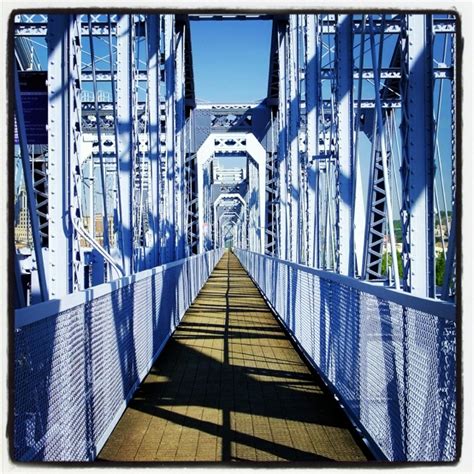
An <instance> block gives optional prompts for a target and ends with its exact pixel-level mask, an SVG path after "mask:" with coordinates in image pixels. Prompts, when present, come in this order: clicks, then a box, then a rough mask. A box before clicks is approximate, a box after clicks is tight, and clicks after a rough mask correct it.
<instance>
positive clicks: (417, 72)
mask: <svg viewBox="0 0 474 474" xmlns="http://www.w3.org/2000/svg"><path fill="white" fill-rule="evenodd" d="M406 21H407V25H406V28H407V44H406V48H407V50H406V57H405V61H406V78H405V80H407V84H405V86H406V87H405V91H404V96H403V97H402V99H403V101H404V104H403V105H404V107H405V111H404V113H405V114H406V116H405V117H404V119H405V120H404V124H403V125H404V134H405V137H404V138H405V140H404V150H403V153H404V156H403V165H402V175H403V178H404V179H403V183H404V189H403V203H404V204H403V207H404V209H403V210H404V219H405V226H404V227H405V229H406V232H405V235H404V236H403V238H404V246H403V253H404V255H403V256H404V266H405V268H404V286H405V290H407V291H410V292H411V293H413V294H415V295H417V296H424V297H434V281H435V272H434V229H433V227H434V218H433V176H434V169H433V168H434V166H433V165H434V148H433V131H434V123H433V83H432V81H433V64H432V56H431V54H432V53H431V51H432V17H431V15H420V14H415V15H407V18H406Z"/></svg>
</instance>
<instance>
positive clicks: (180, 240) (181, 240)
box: [174, 23, 186, 259]
mask: <svg viewBox="0 0 474 474" xmlns="http://www.w3.org/2000/svg"><path fill="white" fill-rule="evenodd" d="M185 34H186V26H185V25H184V23H177V24H176V45H175V48H176V49H175V55H176V61H175V64H176V71H175V87H174V102H175V113H176V150H175V179H176V183H175V190H176V213H175V221H176V235H175V246H176V259H180V258H184V257H185V254H186V251H185V247H186V237H185V232H186V224H185V217H186V216H185V209H186V207H185V198H186V193H185V185H184V179H185V174H184V162H185V152H184V142H185V117H184V84H185V71H184V44H185Z"/></svg>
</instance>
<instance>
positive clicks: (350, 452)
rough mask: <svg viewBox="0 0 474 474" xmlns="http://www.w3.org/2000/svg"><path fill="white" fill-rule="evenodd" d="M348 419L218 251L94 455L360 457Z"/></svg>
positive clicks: (229, 257) (232, 261)
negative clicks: (209, 271) (178, 321)
mask: <svg viewBox="0 0 474 474" xmlns="http://www.w3.org/2000/svg"><path fill="white" fill-rule="evenodd" d="M348 426H349V424H348V421H347V419H346V418H345V416H344V414H343V413H342V411H341V410H340V408H339V407H338V406H337V404H336V403H335V401H334V400H333V399H332V397H330V396H328V395H327V394H326V393H325V392H324V391H323V390H322V388H321V385H320V383H319V382H318V380H317V378H316V377H315V376H314V375H312V373H311V372H310V370H309V369H308V367H307V366H306V365H305V363H304V362H303V361H302V359H301V357H300V356H299V354H298V353H297V352H296V351H295V349H294V348H293V346H292V344H291V342H290V340H289V339H288V337H287V335H286V334H285V332H284V331H283V330H282V328H281V326H280V325H279V323H278V322H277V321H276V319H275V317H274V315H273V314H272V312H271V311H270V309H269V308H268V306H267V304H266V303H265V301H264V300H263V298H262V297H261V295H260V293H259V291H258V290H257V288H256V287H255V285H254V284H253V282H252V281H251V279H250V278H249V277H248V276H247V273H246V272H245V271H244V269H243V268H242V266H241V265H240V263H239V261H238V260H237V258H236V257H235V256H234V255H233V254H231V253H229V252H227V253H226V254H225V255H224V257H223V258H222V260H221V261H220V262H219V263H218V265H217V267H216V269H215V270H214V272H213V274H212V275H211V277H210V279H209V281H208V282H207V283H206V285H205V286H204V288H203V289H202V291H201V292H200V294H199V296H198V297H197V299H196V301H195V302H194V303H193V305H192V306H191V307H190V309H189V310H188V312H187V313H186V315H185V317H184V319H183V321H182V323H181V324H180V326H179V327H178V329H177V330H176V331H175V333H174V335H173V337H172V338H171V339H170V341H169V342H168V344H167V346H166V347H165V349H164V351H163V353H162V354H161V356H160V357H159V358H158V360H157V362H156V363H155V365H154V366H153V368H152V369H151V371H150V373H149V374H148V376H147V377H146V378H145V380H144V381H143V383H142V384H141V386H140V388H139V389H138V391H137V392H136V394H135V396H134V398H133V400H132V401H131V402H130V404H129V406H128V408H127V409H126V411H125V413H124V414H123V416H122V418H121V419H120V421H119V423H118V424H117V426H116V427H115V429H114V431H113V432H112V434H111V436H110V438H109V439H108V441H107V443H106V444H105V446H104V448H103V449H102V451H101V452H100V453H99V456H98V460H104V461H149V462H150V461H155V462H165V461H168V462H169V461H171V462H199V461H201V462H216V461H217V462H218V461H257V462H259V461H285V460H287V461H306V462H308V461H364V460H366V459H367V457H366V456H367V454H366V453H365V454H364V452H363V451H362V450H361V448H360V447H359V443H356V441H355V439H354V438H353V436H352V434H351V431H350V430H349V429H348ZM364 451H365V450H364Z"/></svg>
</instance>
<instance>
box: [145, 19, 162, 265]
mask: <svg viewBox="0 0 474 474" xmlns="http://www.w3.org/2000/svg"><path fill="white" fill-rule="evenodd" d="M147 31H148V102H149V103H148V110H149V114H150V117H149V136H148V143H149V145H148V159H149V161H150V168H151V170H150V171H151V173H150V175H151V180H150V184H151V186H150V192H151V226H150V227H151V230H152V232H153V243H152V245H153V251H152V259H153V266H156V265H158V264H159V257H160V239H159V224H160V223H159V219H160V206H159V194H160V168H161V166H160V161H161V155H160V153H161V151H160V17H159V15H147Z"/></svg>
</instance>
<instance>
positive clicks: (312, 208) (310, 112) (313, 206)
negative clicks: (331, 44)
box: [305, 15, 321, 268]
mask: <svg viewBox="0 0 474 474" xmlns="http://www.w3.org/2000/svg"><path fill="white" fill-rule="evenodd" d="M320 47H321V46H320V42H319V35H318V17H317V16H316V15H307V19H306V56H305V61H306V68H305V69H306V75H305V80H306V116H307V124H306V133H307V135H306V146H307V153H308V217H309V232H308V239H309V242H308V244H309V245H308V249H309V255H308V265H310V266H313V267H315V268H319V266H320V262H319V162H318V148H319V143H318V137H319V117H318V105H319V97H320V93H319V92H320V91H319V89H320V78H319V71H320V66H321V65H320V64H318V58H319V48H320Z"/></svg>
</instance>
